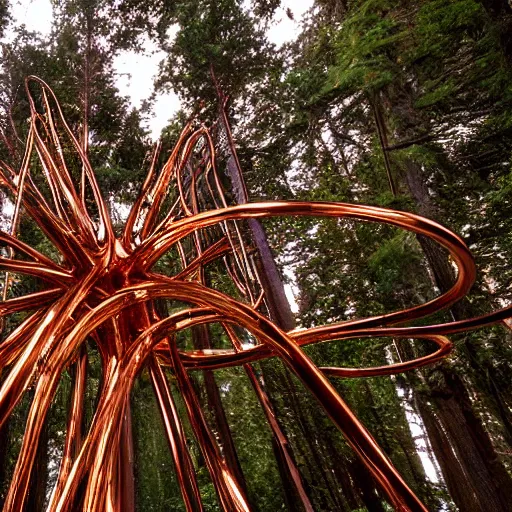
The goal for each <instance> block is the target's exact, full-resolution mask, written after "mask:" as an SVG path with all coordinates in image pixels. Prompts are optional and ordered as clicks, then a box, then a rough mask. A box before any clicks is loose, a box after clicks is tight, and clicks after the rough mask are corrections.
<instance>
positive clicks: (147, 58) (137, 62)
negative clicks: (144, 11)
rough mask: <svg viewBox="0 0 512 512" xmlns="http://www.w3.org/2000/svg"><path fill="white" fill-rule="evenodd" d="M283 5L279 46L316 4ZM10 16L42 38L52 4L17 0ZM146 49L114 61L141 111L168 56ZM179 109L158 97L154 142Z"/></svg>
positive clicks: (174, 99)
mask: <svg viewBox="0 0 512 512" xmlns="http://www.w3.org/2000/svg"><path fill="white" fill-rule="evenodd" d="M281 4H282V6H281V7H280V8H279V9H278V11H277V12H276V15H275V19H274V22H273V24H272V26H271V27H270V29H269V31H268V38H269V40H270V41H271V42H273V43H275V44H276V45H277V46H281V45H282V44H283V43H285V42H288V41H291V40H293V39H294V38H295V37H297V35H298V33H299V23H300V20H301V19H302V16H303V15H304V13H305V12H306V11H307V10H308V9H309V8H310V7H311V6H312V4H313V0H283V1H282V2H281ZM287 8H289V9H290V10H291V11H292V13H293V17H294V20H291V19H290V18H289V17H288V16H287V15H286V9H287ZM11 12H12V15H13V17H14V19H15V20H16V21H15V22H16V25H20V24H22V23H24V24H25V26H26V27H27V29H28V30H32V31H35V32H40V33H41V34H43V35H48V34H49V32H50V29H51V21H52V7H51V3H50V0H14V1H13V2H12V6H11ZM7 37H9V35H7ZM145 48H146V51H145V52H144V53H142V54H140V53H139V54H137V53H135V52H131V51H130V52H122V53H121V54H120V55H118V56H117V57H116V59H115V61H114V67H115V70H116V72H117V86H118V88H119V90H120V92H121V94H123V95H125V96H128V97H129V98H130V101H131V102H132V104H133V105H134V106H136V107H140V105H141V103H142V101H143V100H144V99H147V98H148V97H149V96H150V95H151V92H152V90H153V80H154V77H155V74H156V73H157V69H158V63H159V62H160V61H161V60H162V58H163V57H164V56H165V54H164V53H163V52H161V51H157V49H156V47H155V46H154V45H153V44H152V43H151V42H150V41H149V40H148V41H147V43H146V45H145ZM41 78H44V77H41ZM50 85H51V84H50ZM179 106H180V101H179V98H178V96H177V95H176V94H165V95H160V96H158V98H157V100H156V102H155V105H154V108H153V112H152V114H151V115H150V116H149V119H148V128H149V130H150V132H151V135H152V137H153V138H154V139H156V138H157V137H158V136H159V135H160V132H161V130H162V128H163V127H164V126H165V125H166V124H167V121H168V120H169V119H170V118H171V117H172V116H173V114H174V113H175V112H176V111H177V110H178V109H179Z"/></svg>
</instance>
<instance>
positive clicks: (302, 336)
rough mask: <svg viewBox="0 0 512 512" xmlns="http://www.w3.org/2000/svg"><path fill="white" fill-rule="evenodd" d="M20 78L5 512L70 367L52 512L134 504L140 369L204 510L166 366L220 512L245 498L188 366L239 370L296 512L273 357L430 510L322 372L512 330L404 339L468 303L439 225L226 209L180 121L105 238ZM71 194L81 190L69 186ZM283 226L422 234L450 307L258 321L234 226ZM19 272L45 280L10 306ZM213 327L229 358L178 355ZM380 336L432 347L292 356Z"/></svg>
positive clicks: (372, 216)
mask: <svg viewBox="0 0 512 512" xmlns="http://www.w3.org/2000/svg"><path fill="white" fill-rule="evenodd" d="M28 83H30V84H31V87H32V89H33V88H34V87H35V86H37V87H38V91H39V93H38V101H39V102H40V103H41V104H42V106H43V110H44V114H42V113H40V112H38V110H37V109H36V101H35V99H34V97H33V96H30V95H29V97H30V105H31V124H30V132H29V136H28V141H27V149H26V153H25V157H24V160H23V163H22V165H21V168H20V170H19V171H18V172H16V171H15V170H14V169H12V168H11V167H9V166H8V165H7V164H5V163H1V169H0V180H1V183H2V185H3V186H5V187H6V188H7V189H8V190H10V192H11V194H12V195H13V197H14V201H15V214H14V218H13V220H12V227H11V232H10V233H9V234H8V233H0V242H1V244H2V245H3V246H4V247H5V248H7V250H5V251H4V254H3V255H2V257H0V268H1V269H2V270H4V271H5V275H6V277H5V283H6V284H5V286H4V295H3V299H4V300H3V302H1V303H0V314H1V316H2V318H5V317H6V316H8V315H11V314H12V313H15V312H20V311H27V312H28V316H27V317H26V318H25V319H24V320H23V322H21V323H20V325H19V326H18V327H17V328H16V329H15V330H13V331H12V332H11V333H10V334H9V335H8V336H7V337H6V338H5V339H4V341H3V342H2V344H1V345H0V361H1V363H2V367H3V368H4V372H5V375H4V378H3V382H2V386H1V389H0V425H2V424H3V423H4V422H5V421H6V420H7V419H8V418H9V415H10V414H11V413H12V411H13V409H14V407H15V406H16V404H18V403H19V401H20V399H21V398H22V396H23V395H24V393H26V392H27V390H28V389H29V388H32V389H33V395H34V398H33V401H32V404H31V407H30V411H29V415H28V419H27V423H26V429H25V435H24V438H23V442H22V446H21V450H20V453H19V457H18V460H17V464H16V467H15V470H14V474H13V477H12V481H11V484H10V487H9V492H8V495H7V498H6V501H5V505H4V510H5V511H11V512H17V511H19V510H22V509H23V507H24V505H25V504H26V500H27V493H28V489H29V484H30V477H31V472H32V469H33V467H34V462H35V458H36V453H37V447H38V443H39V442H40V438H41V431H42V428H43V424H44V421H45V417H46V415H47V413H48V410H49V407H50V405H51V402H52V400H53V398H54V396H55V393H56V391H57V387H58V384H59V380H60V378H61V375H62V372H63V371H65V370H66V369H69V368H71V367H72V368H73V372H74V381H73V387H72V396H71V404H70V407H69V412H68V420H67V428H66V440H65V445H64V450H63V455H62V460H61V463H60V469H59V474H58V477H57V480H56V484H55V487H54V489H53V492H52V494H51V497H50V500H49V505H48V510H50V511H52V512H53V511H75V510H80V509H83V510H88V511H98V512H99V511H104V510H112V511H122V510H127V509H128V508H127V506H126V496H125V494H126V493H127V492H128V491H127V490H126V486H127V479H126V477H125V476H123V474H124V473H123V471H124V469H123V468H124V467H126V465H129V463H130V457H131V455H130V450H131V447H130V446H129V442H128V441H127V439H129V429H130V426H129V425H130V423H129V417H130V405H129V394H130V390H131V387H132V385H133V382H134V379H135V378H136V376H137V375H138V374H139V372H140V371H141V370H142V368H144V367H146V368H148V369H149V373H150V378H151V380H152V384H153V388H154V391H155V396H156V399H157V402H158V404H159V407H160V410H161V414H162V418H163V421H164V427H165V433H166V436H167V439H168V441H169V448H170V451H171V453H172V456H173V460H174V463H175V467H176V474H177V481H178V483H179V485H180V488H181V492H182V495H183V500H184V503H185V506H186V509H187V510H189V511H201V510H203V505H202V503H201V495H200V493H199V488H198V484H197V481H196V476H195V470H194V466H193V463H192V459H191V458H190V455H189V453H188V448H187V443H186V438H185V433H184V430H183V426H182V424H181V419H180V417H179V414H178V411H177V408H176V405H175V403H174V400H173V396H172V393H171V390H170V387H169V383H168V381H167V379H166V378H165V373H164V372H165V371H168V368H167V367H169V368H170V371H172V373H173V374H174V377H175V379H176V382H177V388H178V390H179V392H180V393H181V396H182V398H183V401H184V403H185V406H186V412H187V415H188V418H189V421H190V424H191V426H192V429H193V432H194V435H195V437H196V439H197V441H198V443H199V446H200V448H201V451H202V454H203V457H204V459H205V461H206V464H207V467H208V469H209V471H210V474H211V478H212V482H213V484H214V486H215V489H216V492H217V494H218V498H219V501H220V503H221V505H222V507H223V509H224V510H227V511H230V512H231V511H249V510H250V509H251V507H250V504H249V502H248V499H247V496H246V492H245V489H244V486H243V485H242V483H241V482H240V481H239V479H238V478H237V475H236V474H234V472H233V471H231V469H230V467H229V465H228V464H227V462H226V460H225V458H224V456H223V454H222V451H221V449H220V447H219V445H218V443H217V441H216V439H215V436H214V435H213V433H212V432H211V431H210V429H209V427H208V425H207V423H206V420H205V418H204V415H203V412H202V410H201V405H200V402H199V400H198V397H197V396H196V393H195V390H194V387H193V386H192V384H191V381H190V378H189V375H188V371H190V370H194V369H215V368H222V367H227V366H233V365H243V368H244V370H245V371H246V373H247V376H248V378H249V381H250V382H251V384H252V386H253V388H254V390H255V393H256V396H257V398H258V400H259V401H260V404H261V406H262V408H263V412H264V414H265V417H266V419H267V421H268V423H269V426H270V429H271V432H272V434H273V436H274V439H275V441H276V445H277V446H278V447H279V449H280V450H281V453H282V454H283V457H284V460H285V462H286V464H287V465H288V470H289V473H290V475H291V476H292V480H293V482H294V485H295V487H296V489H297V492H298V496H300V498H301V500H302V502H303V504H304V507H305V509H306V510H308V511H311V510H312V507H311V503H310V502H309V499H308V496H307V494H306V492H305V490H304V488H303V486H302V482H301V477H300V473H299V471H298V469H297V467H296V466H295V463H294V460H293V457H292V456H291V455H290V453H289V451H288V443H287V440H286V438H285V435H284V433H283V432H282V431H281V429H280V427H279V423H278V422H277V421H276V418H275V415H274V411H273V409H272V405H271V403H270V400H269V399H268V396H267V394H266V391H265V388H264V384H263V382H262V381H261V379H259V378H258V377H257V375H256V373H255V372H254V369H253V367H252V366H251V363H253V362H255V361H261V360H262V359H264V358H268V357H279V358H280V359H281V360H282V361H283V363H284V364H286V365H287V366H288V368H289V369H290V370H291V371H293V372H294V373H295V374H296V375H297V376H298V377H299V378H300V379H301V381H302V382H303V384H304V385H305V386H306V387H307V388H308V389H309V390H310V392H311V393H312V394H313V395H314V396H315V398H316V399H317V401H318V403H319V404H320V405H321V406H322V407H323V408H324V410H325V412H326V413H327V414H328V415H329V417H330V418H331V420H332V421H333V422H334V423H335V425H336V426H337V427H338V428H339V429H340V431H341V432H342V433H343V435H344V436H345V438H346V439H347V441H348V443H349V444H350V445H351V446H352V448H353V449H354V451H355V452H356V453H357V454H358V455H359V456H360V457H361V459H362V461H363V462H364V464H365V465H366V466H367V468H368V470H369V471H370V472H371V473H372V475H373V476H374V478H375V480H376V481H377V482H378V483H379V485H380V486H381V489H382V490H383V491H384V492H385V494H386V495H387V497H388V499H389V501H390V502H391V503H392V504H393V506H394V507H395V508H396V509H397V510H426V509H425V507H424V505H423V504H422V503H421V502H420V501H419V500H418V498H417V497H416V496H415V495H414V493H413V492H412V491H411V489H410V488H409V487H408V485H407V484H406V482H405V481H404V480H403V479H402V477H401V476H400V475H399V474H398V472H397V471H396V469H395V468H394V467H393V465H392V464H391V462H390V460H389V459H388V457H387V456H386V455H385V453H384V452H383V451H382V450H381V448H380V447H379V446H378V445H377V444H376V442H375V440H374V439H373V437H372V436H371V434H370V433H369V432H368V431H367V430H366V428H365V427H364V426H363V425H362V424H361V423H360V422H359V420H358V419H357V418H356V417H355V415H354V414H353V413H352V411H351V410H350V409H349V408H348V406H347V405H346V404H345V402H344V401H343V400H342V398H341V397H340V396H339V395H338V393H337V392H336V390H335V388H334V387H333V385H332V384H331V383H330V381H329V380H328V378H327V376H339V377H365V376H376V375H391V374H394V373H398V372H402V371H406V370H410V369H414V368H419V367H421V366H424V365H426V364H431V363H434V362H435V361H438V360H439V359H441V358H443V357H445V356H446V355H447V354H448V353H449V352H450V350H451V349H452V344H451V343H450V341H449V340H448V338H446V335H447V334H451V333H456V332H462V331H465V330H470V329H476V328H478V327H481V326H484V325H489V324H492V323H496V322H500V321H504V320H505V319H507V318H509V317H510V316H511V308H510V307H508V308H505V309H502V310H500V311H496V312H493V313H491V314H489V315H485V316H483V317H480V318H473V319H468V320H463V321H459V322H453V323H448V324H442V325H430V326H421V327H407V326H406V327H404V326H400V325H401V324H404V323H406V322H410V321H411V320H415V319H419V318H423V317H425V316H427V315H431V314H432V313H435V312H437V311H440V310H442V309H443V308H447V307H449V306H450V305H451V304H453V303H455V302H456V301H458V300H460V299H461V298H462V297H464V295H465V294H466V293H467V291H468V290H469V288H470V287H471V285H472V283H473V281H474V279H475V272H476V270H475V266H474V263H473V259H472V257H471V254H470V252H469V250H468V249H467V247H466V245H465V244H464V242H463V241H462V240H461V239H460V238H459V237H458V236H457V235H455V234H453V233H452V232H450V231H448V230H447V229H445V228H444V227H442V226H440V225H439V224H437V223H435V222H433V221H430V220H428V219H425V218H422V217H419V216H417V215H413V214H410V213H405V212H399V211H393V210H388V209H384V208H377V207H370V206H362V205H350V204H342V203H307V202H290V201H280V202H265V203H252V204H244V205H238V206H229V201H228V199H227V196H226V194H225V193H224V191H223V188H222V184H221V180H220V177H219V173H218V172H217V168H216V158H215V148H214V142H213V139H212V135H211V134H210V132H209V130H208V129H207V128H206V127H204V126H201V127H200V128H199V129H196V130H194V129H193V127H192V125H187V126H186V128H185V130H184V131H183V133H182V135H181V137H180V139H179V140H178V143H177V144H176V147H175V148H174V150H173V151H172V153H171V155H170V157H169V158H168V160H167V162H166V163H165V165H164V166H163V167H162V169H161V170H160V171H159V172H158V171H157V169H156V167H157V162H158V153H159V151H160V147H159V146H157V147H156V148H155V153H154V157H153V159H152V162H151V165H150V170H149V172H148V176H147V178H146V180H145V182H144V184H143V186H142V191H141V193H140V195H139V196H138V198H137V200H136V201H135V204H134V206H133V208H132V209H131V212H130V215H129V217H128V220H127V222H126V225H125V229H124V232H123V233H122V235H121V236H120V237H118V238H116V236H115V235H114V229H113V227H112V223H111V221H110V218H109V214H108V208H107V204H106V202H105V201H104V199H103V198H102V196H101V194H100V191H99V187H98V184H97V181H96V179H95V176H94V173H93V171H92V169H91V166H90V164H89V162H88V159H87V155H86V148H82V147H81V146H80V144H79V142H78V140H77V138H76V137H75V136H74V134H73V133H72V131H71V130H70V128H69V126H68V125H67V124H66V121H65V120H64V118H63V116H62V112H61V109H60V106H59V104H58V101H57V99H56V98H55V95H54V94H53V92H52V91H51V89H50V88H49V87H48V86H47V85H46V84H45V83H44V82H42V81H41V80H40V79H38V78H35V77H31V78H30V79H29V81H28ZM27 90H28V87H27ZM40 110H41V109H40ZM71 152H72V153H73V158H74V160H75V161H76V159H77V158H78V160H79V161H80V173H82V172H83V175H82V176H83V179H77V176H76V174H77V173H76V169H70V168H69V167H68V164H67V162H68V161H70V158H69V157H70V153H71ZM36 159H37V161H38V162H39V166H38V168H37V170H36V169H35V167H34V165H35V164H34V162H35V161H36ZM36 172H37V173H39V174H38V180H40V179H41V177H44V180H45V183H46V186H45V187H44V188H45V190H44V191H43V190H42V189H39V188H38V187H37V186H36V184H35V182H36V181H37V180H34V179H33V178H34V175H35V173H36ZM76 182H81V185H80V186H79V187H77V186H75V183H76ZM176 190H177V193H175V191H176ZM91 203H92V204H93V205H94V208H91ZM169 204H171V206H168V205H169ZM166 205H167V206H166ZM22 208H23V209H24V211H25V212H26V214H27V215H30V217H31V218H32V219H33V220H34V221H35V222H36V223H37V225H38V226H39V227H40V228H41V230H42V231H43V232H44V233H45V234H46V236H47V237H48V239H49V240H50V241H51V242H52V243H53V244H54V246H55V248H56V249H57V250H58V252H59V253H60V260H59V262H58V263H57V262H55V261H52V260H51V259H49V258H48V257H46V256H44V255H43V254H41V253H39V252H38V251H37V250H36V249H34V248H32V247H30V246H28V245H27V244H25V243H23V242H21V241H19V240H18V239H17V238H16V231H17V225H18V221H19V214H20V211H21V209H22ZM92 210H94V211H95V212H96V213H91V211H92ZM281 215H295V216H326V217H337V218H347V219H354V220H357V221H369V222H382V223H386V224H390V225H393V226H397V227H399V228H402V229H406V230H409V231H411V232H414V233H418V234H422V235H425V236H428V237H430V238H432V239H433V240H435V241H436V242H438V243H439V244H440V245H442V246H444V247H445V248H446V249H447V250H448V251H449V253H450V255H451V257H452V259H453V261H454V262H455V264H456V265H457V268H458V276H457V280H456V282H455V284H454V285H453V287H452V288H451V289H450V290H449V291H447V292H446V293H444V294H443V295H441V296H439V297H437V298H436V299H434V300H432V301H430V302H428V303H426V304H422V305H418V306H415V307H412V308H410V309H407V310H402V311H396V312H394V313H390V314H386V315H381V316H376V317H372V318H365V319H358V320H351V321H347V322H342V323H337V324H331V325H326V326H321V327H315V328H312V329H304V330H293V331H290V332H284V331H282V330H281V329H279V328H278V327H277V326H276V325H275V324H274V323H273V322H272V321H271V320H270V319H269V318H268V315H266V314H265V312H266V311H267V309H266V307H265V304H266V297H265V292H264V291H263V288H262V287H261V285H260V284H259V283H261V280H260V277H259V274H258V270H257V267H256V265H255V263H254V257H253V252H254V251H253V250H252V249H251V246H250V243H247V236H244V230H243V226H242V225H241V224H240V222H242V221H243V219H250V218H263V217H270V216H281ZM171 250H175V254H176V255H177V261H176V262H175V263H176V264H177V266H176V268H177V269H178V270H176V272H174V275H171V276H169V275H163V274H161V273H159V272H158V271H157V270H156V268H155V264H156V263H157V262H158V261H159V260H160V259H161V258H162V256H164V255H165V254H166V253H168V252H169V251H171ZM20 256H21V257H22V259H19V257H20ZM212 263H216V264H217V263H218V264H221V265H223V268H224V269H225V272H226V275H227V276H229V279H231V280H232V282H233V283H234V285H235V287H236V289H237V290H238V292H239V294H240V295H241V297H242V298H241V299H240V300H237V299H235V298H232V297H230V296H228V295H226V294H225V293H222V292H220V291H218V290H214V289H212V288H210V287H208V285H207V284H208V283H207V279H206V278H205V266H206V265H208V264H212ZM13 272H14V273H16V274H26V275H30V276H34V277H36V278H39V279H40V282H41V285H42V286H43V287H44V286H46V288H43V289H42V291H38V292H35V293H32V294H29V295H26V296H23V297H15V298H9V294H8V291H9V285H8V283H9V273H13ZM157 299H169V300H174V301H180V302H182V303H186V304H188V307H186V308H184V309H182V310H181V311H179V312H177V313H176V312H174V313H173V314H170V315H165V314H163V313H162V311H161V308H160V309H159V308H158V307H157V304H156V302H155V301H156V300H157ZM213 323H217V324H220V325H221V326H222V329H223V330H224V332H225V334H226V336H227V338H228V339H229V340H230V342H231V344H232V346H233V348H232V349H227V350H219V349H214V348H211V349H201V350H199V349H197V350H190V351H179V350H178V347H177V343H176V334H177V333H179V332H180V331H182V330H184V329H188V328H191V327H194V328H195V327H196V326H200V325H203V326H208V325H211V324H213ZM237 328H243V329H245V330H246V331H248V332H250V333H251V334H252V336H253V337H254V339H256V340H257V341H258V344H257V345H255V346H253V347H251V348H244V345H243V343H242V341H241V339H240V338H239V337H238V334H237V332H238V331H237ZM377 336H383V337H395V338H414V339H417V340H424V339H428V340H431V341H433V342H434V343H435V344H436V345H437V350H435V351H434V352H432V353H431V354H429V355H427V356H424V357H420V358H417V359H414V360H411V361H404V362H400V363H397V364H390V365H388V366H379V367H375V368H338V367H328V368H318V367H317V366H316V365H315V364H314V363H313V362H312V361H311V360H310V359H309V357H308V356H307V355H306V354H305V353H304V352H303V351H302V350H301V347H302V346H303V345H306V344H312V343H317V342H326V341H329V340H342V339H350V338H364V337H366V338H372V337H377ZM88 338H90V339H91V338H92V339H93V340H94V341H95V343H96V344H97V346H98V350H99V352H100V354H101V358H102V365H103V376H104V378H103V383H102V387H101V390H100V396H99V401H98V406H97V410H96V412H95V415H94V418H93V420H92V424H91V426H90V428H89V430H88V432H85V433H82V432H81V429H80V424H81V423H82V417H83V414H84V389H85V385H86V380H87V350H86V345H85V344H86V340H87V339H88Z"/></svg>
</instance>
